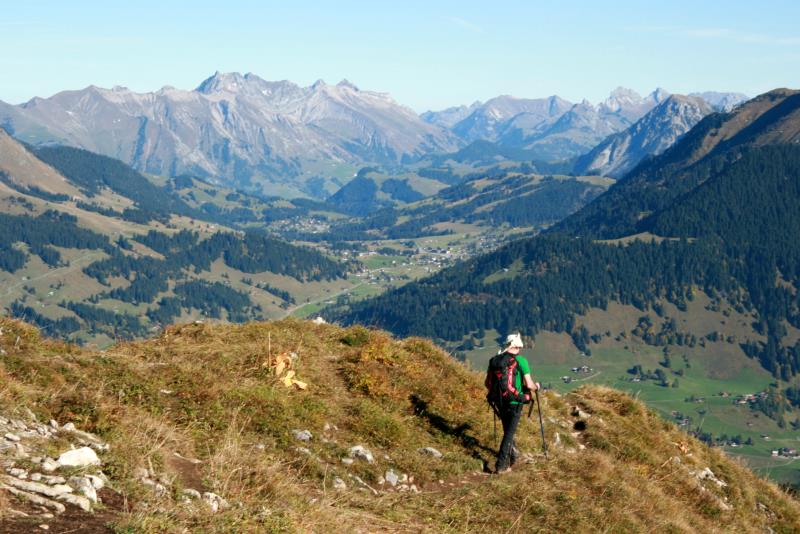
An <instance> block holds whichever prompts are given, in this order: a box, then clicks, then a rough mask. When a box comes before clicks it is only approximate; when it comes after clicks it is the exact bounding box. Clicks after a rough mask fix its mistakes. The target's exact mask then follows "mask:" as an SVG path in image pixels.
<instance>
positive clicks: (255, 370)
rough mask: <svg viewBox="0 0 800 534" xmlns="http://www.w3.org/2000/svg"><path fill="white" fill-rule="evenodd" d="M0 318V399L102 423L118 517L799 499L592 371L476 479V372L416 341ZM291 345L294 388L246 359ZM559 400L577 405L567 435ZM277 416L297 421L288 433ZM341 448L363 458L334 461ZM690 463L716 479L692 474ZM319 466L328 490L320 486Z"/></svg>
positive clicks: (356, 523) (742, 525)
mask: <svg viewBox="0 0 800 534" xmlns="http://www.w3.org/2000/svg"><path fill="white" fill-rule="evenodd" d="M0 328H2V334H0V348H2V349H3V351H4V352H5V355H4V356H3V357H2V359H0V384H2V386H0V413H4V414H8V413H13V412H14V411H15V410H23V409H24V408H25V407H30V408H31V409H32V410H34V412H36V413H37V415H39V416H40V418H45V420H46V418H49V417H54V418H56V419H58V420H59V421H61V422H66V421H74V422H75V423H76V424H78V425H79V426H80V427H82V428H86V429H88V430H92V431H95V432H97V433H99V434H100V435H102V437H103V438H104V439H107V440H108V441H109V443H110V444H111V451H110V453H108V455H107V456H106V466H105V468H104V469H105V470H106V472H107V473H109V474H110V476H111V478H112V485H113V486H114V487H115V489H116V490H117V491H119V492H120V493H122V494H123V496H124V497H125V498H127V499H128V501H129V502H131V503H132V504H133V510H132V511H131V512H130V513H127V514H123V515H120V516H118V517H117V520H116V523H117V526H116V527H115V528H116V529H117V530H118V531H119V532H134V531H135V532H141V531H144V532H180V531H184V530H185V529H188V530H189V531H192V532H232V531H236V532H264V531H276V532H277V531H287V532H293V531H297V532H308V531H314V532H319V531H326V530H327V531H338V532H341V531H347V532H368V531H376V530H380V531H387V532H420V531H422V532H465V531H468V532H472V531H474V532H477V531H486V530H492V531H504V532H530V531H574V532H588V531H597V530H602V531H609V532H640V531H653V530H658V531H666V532H729V531H733V530H738V531H742V532H763V531H764V530H765V529H766V527H767V526H769V527H770V528H772V529H773V530H774V531H776V532H791V531H793V529H794V528H795V527H796V526H797V525H798V524H800V505H799V504H798V503H797V501H795V500H793V499H792V498H791V497H789V496H787V495H786V494H784V493H782V492H781V491H780V490H779V489H778V488H777V487H775V486H774V485H773V484H771V483H768V482H766V481H764V480H761V479H759V478H758V477H756V476H755V475H753V474H752V473H751V472H750V471H748V470H747V469H745V468H744V467H742V466H741V465H740V464H738V463H737V462H735V461H732V460H730V459H729V458H727V457H726V456H725V455H724V454H722V453H721V452H720V451H718V450H713V449H709V448H707V447H705V446H704V445H702V444H701V443H699V442H697V441H696V440H693V439H691V438H688V437H687V436H686V435H685V434H684V433H682V432H681V431H679V430H678V429H677V428H676V427H675V426H674V425H672V424H670V423H667V422H665V421H664V420H663V419H661V418H660V417H658V416H657V415H655V414H654V413H653V412H651V411H649V410H647V409H646V408H645V407H644V406H643V405H642V404H641V403H640V402H638V401H635V400H633V399H632V398H631V397H629V396H627V395H625V394H623V393H620V392H617V391H614V390H611V389H608V388H604V387H584V388H580V389H578V390H576V391H573V392H571V393H569V394H568V395H566V396H560V395H557V394H555V393H547V394H545V395H544V405H545V406H544V412H545V417H546V421H547V439H548V441H549V442H550V443H551V444H553V443H554V441H555V440H556V439H558V441H559V442H560V444H561V445H560V446H558V447H556V446H553V448H552V454H551V457H550V459H549V460H545V459H544V458H542V457H541V456H538V455H536V454H535V453H536V451H538V450H539V447H540V445H541V444H540V442H539V439H538V435H537V430H538V429H537V428H536V426H535V425H533V424H532V423H529V422H527V420H526V421H525V422H523V425H522V427H521V430H520V433H519V447H520V448H521V449H522V450H523V451H524V452H528V453H533V454H532V456H530V460H531V463H528V464H526V465H524V466H521V467H520V468H519V469H518V470H516V471H515V472H513V473H512V474H510V475H508V476H503V477H488V476H484V475H480V474H479V473H480V471H481V469H482V466H483V465H484V464H485V463H488V462H491V461H492V458H493V448H494V444H495V441H494V439H493V437H492V425H491V421H492V420H491V417H490V413H489V411H488V410H487V408H486V404H485V401H484V399H483V395H484V390H483V385H482V376H481V374H480V373H476V372H472V371H470V370H469V369H468V368H467V367H465V366H462V365H460V364H458V363H457V362H455V361H454V360H453V359H452V358H450V357H449V356H448V355H447V354H446V353H444V352H442V351H441V350H439V349H438V348H436V347H435V346H434V345H432V344H431V343H430V342H428V341H425V340H422V339H417V338H411V339H407V340H403V341H398V340H394V339H392V338H391V337H390V336H389V335H388V334H386V333H383V332H379V331H372V330H367V329H364V328H361V327H353V328H349V329H341V328H339V327H336V326H330V325H314V324H312V323H309V322H305V321H297V320H284V321H280V322H274V323H250V324H246V325H235V326H234V325H208V324H191V325H185V326H178V327H171V328H169V329H167V330H166V331H165V332H164V333H163V334H162V335H161V336H160V337H158V338H156V339H153V340H151V341H146V342H140V343H129V344H121V345H118V346H115V347H113V348H112V349H109V350H107V351H104V352H88V351H82V350H80V349H78V348H76V347H74V346H69V345H64V344H60V343H56V342H51V341H44V340H42V339H41V338H40V337H39V335H38V332H37V331H36V330H35V329H33V328H31V327H29V326H27V325H24V324H23V323H20V322H17V321H11V320H5V319H1V320H0ZM292 352H293V353H295V354H296V355H297V357H296V359H295V362H296V363H295V370H296V372H297V376H298V378H299V379H300V380H303V381H305V382H308V384H309V386H308V389H307V390H305V391H302V390H296V389H293V388H287V387H285V386H284V385H283V383H282V382H281V381H280V380H278V379H277V378H276V377H275V376H274V374H273V372H272V371H271V369H270V368H269V366H264V363H265V362H267V361H268V360H270V359H272V358H274V357H275V356H276V355H278V354H284V353H285V354H288V353H292ZM573 406H579V407H580V409H581V410H582V411H583V412H587V413H589V414H590V417H582V418H581V420H582V421H583V423H584V424H585V425H586V426H585V429H584V430H582V431H576V430H575V429H574V428H573V426H574V423H575V422H576V418H575V417H573V416H572V415H571V413H572V412H573ZM326 424H327V430H326ZM293 429H308V430H310V431H311V432H312V433H313V435H314V437H313V438H312V440H311V441H310V442H308V443H301V442H298V441H296V440H295V439H294V438H293V436H292V432H291V431H292V430H293ZM557 434H558V438H556V435H557ZM356 444H361V445H364V446H366V447H368V448H369V449H370V450H371V451H372V452H373V454H374V457H375V462H374V464H367V463H365V462H358V461H357V462H356V463H355V464H353V465H352V466H348V465H345V464H343V463H342V462H341V458H342V457H343V456H345V455H346V454H347V449H348V448H349V447H351V446H353V445H356ZM298 446H303V447H306V448H307V449H308V450H307V451H303V450H299V449H298V448H297V447H298ZM420 447H435V448H436V449H438V450H439V451H441V452H442V453H443V454H444V457H443V458H442V459H436V458H433V457H431V456H428V455H425V454H421V453H420V452H418V449H419V448H420ZM175 452H178V453H180V454H181V455H183V456H186V457H196V458H199V459H201V460H202V463H201V464H199V465H198V467H197V469H198V471H199V472H198V473H196V474H195V475H196V476H195V477H193V478H194V479H199V480H201V481H202V484H203V485H204V488H202V489H208V490H211V491H214V492H216V493H218V494H220V495H222V496H223V497H225V498H226V499H227V500H228V501H229V502H230V503H231V504H232V506H231V507H230V508H229V509H227V510H225V511H222V512H220V513H217V514H211V513H210V512H209V511H208V510H206V509H204V508H195V507H191V506H185V505H182V504H181V503H180V499H179V498H178V496H179V494H180V493H179V492H180V489H181V488H182V487H187V485H188V484H189V483H190V482H192V481H191V480H187V479H186V477H185V473H182V472H181V470H180V469H176V468H175V466H174V462H171V461H170V458H172V457H173V453H175ZM150 466H152V468H153V470H154V471H156V472H157V473H158V474H161V475H164V477H165V478H166V479H167V480H169V481H170V485H169V490H170V491H169V493H168V495H167V496H165V497H161V498H158V497H156V496H155V495H154V494H152V493H151V492H150V491H149V490H148V489H147V488H145V487H143V486H142V485H141V484H139V483H138V482H137V481H136V480H135V479H134V473H135V471H136V469H138V468H141V467H150ZM706 467H708V468H710V469H711V470H712V471H713V472H714V473H715V474H716V475H717V476H718V477H719V478H720V479H722V480H724V481H725V482H726V483H727V486H726V487H724V488H722V487H717V486H716V484H713V483H709V481H699V480H698V479H697V478H696V477H695V476H693V475H692V474H691V473H692V472H695V471H698V470H702V469H704V468H706ZM390 468H391V469H394V470H395V471H396V472H402V473H408V474H409V475H413V476H414V477H415V483H416V485H417V486H418V487H419V488H420V489H421V492H420V493H419V494H414V493H397V492H391V491H385V489H384V487H383V486H381V485H380V477H381V475H382V474H383V473H384V471H385V470H387V469H390ZM349 475H354V476H358V477H360V478H361V479H362V480H363V481H364V483H365V484H366V485H368V486H370V487H373V488H378V490H379V491H378V494H377V495H373V494H372V492H370V491H369V490H367V491H360V490H358V489H357V487H358V484H357V483H355V482H353V480H354V479H352V478H351V477H350V476H349ZM336 477H339V478H342V479H343V480H345V481H346V482H347V485H348V489H347V490H346V491H342V492H337V491H335V490H334V489H333V480H334V479H335V478H336ZM440 480H441V481H443V482H444V483H443V484H442V483H440ZM194 483H196V480H195V481H194Z"/></svg>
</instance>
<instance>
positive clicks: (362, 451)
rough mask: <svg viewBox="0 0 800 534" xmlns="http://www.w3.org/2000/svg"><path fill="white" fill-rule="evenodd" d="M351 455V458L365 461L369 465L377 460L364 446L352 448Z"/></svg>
mask: <svg viewBox="0 0 800 534" xmlns="http://www.w3.org/2000/svg"><path fill="white" fill-rule="evenodd" d="M349 455H350V458H354V459H357V460H364V461H365V462H367V463H368V464H371V463H374V462H375V458H374V457H373V456H372V453H371V452H370V451H369V449H367V448H365V447H363V446H362V445H356V446H354V447H350V451H349Z"/></svg>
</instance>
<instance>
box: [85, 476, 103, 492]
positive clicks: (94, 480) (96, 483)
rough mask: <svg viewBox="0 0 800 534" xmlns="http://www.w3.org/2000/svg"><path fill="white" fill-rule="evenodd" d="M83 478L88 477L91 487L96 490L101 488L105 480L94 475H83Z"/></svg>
mask: <svg viewBox="0 0 800 534" xmlns="http://www.w3.org/2000/svg"><path fill="white" fill-rule="evenodd" d="M84 478H86V479H88V480H89V482H90V483H91V484H92V487H93V488H94V489H96V490H101V489H103V488H104V487H105V485H106V482H105V480H103V479H102V478H100V477H99V476H96V475H84Z"/></svg>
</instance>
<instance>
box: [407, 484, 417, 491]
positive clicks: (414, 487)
mask: <svg viewBox="0 0 800 534" xmlns="http://www.w3.org/2000/svg"><path fill="white" fill-rule="evenodd" d="M409 489H410V490H411V491H412V493H419V488H417V486H416V485H415V484H411V486H409Z"/></svg>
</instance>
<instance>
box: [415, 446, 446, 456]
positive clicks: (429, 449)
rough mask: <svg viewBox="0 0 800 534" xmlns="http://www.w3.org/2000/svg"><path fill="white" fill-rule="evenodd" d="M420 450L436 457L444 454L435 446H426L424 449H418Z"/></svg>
mask: <svg viewBox="0 0 800 534" xmlns="http://www.w3.org/2000/svg"><path fill="white" fill-rule="evenodd" d="M417 451H418V452H424V453H425V454H430V455H431V456H433V457H434V458H441V457H442V456H444V455H443V454H442V453H441V452H439V451H437V450H436V449H434V448H433V447H425V448H422V449H417Z"/></svg>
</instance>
